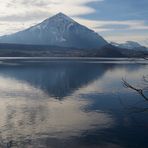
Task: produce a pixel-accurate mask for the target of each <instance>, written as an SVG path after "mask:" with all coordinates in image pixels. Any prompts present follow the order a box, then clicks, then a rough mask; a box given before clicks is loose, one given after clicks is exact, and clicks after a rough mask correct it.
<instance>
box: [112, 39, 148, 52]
mask: <svg viewBox="0 0 148 148" xmlns="http://www.w3.org/2000/svg"><path fill="white" fill-rule="evenodd" d="M111 44H112V45H114V46H116V47H119V48H124V49H129V50H144V51H145V50H147V48H146V47H144V46H142V45H140V44H139V43H137V42H134V41H127V42H125V43H121V44H118V43H115V42H112V43H111Z"/></svg>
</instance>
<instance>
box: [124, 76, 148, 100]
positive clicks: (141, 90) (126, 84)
mask: <svg viewBox="0 0 148 148" xmlns="http://www.w3.org/2000/svg"><path fill="white" fill-rule="evenodd" d="M122 82H123V85H124V87H126V88H130V89H132V90H134V91H136V92H138V93H139V94H140V95H141V96H142V97H143V98H144V99H145V100H146V101H148V97H147V96H146V95H145V94H144V92H143V89H138V88H136V87H134V86H132V85H131V84H129V83H128V82H127V81H126V80H125V79H122Z"/></svg>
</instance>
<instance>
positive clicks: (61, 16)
mask: <svg viewBox="0 0 148 148" xmlns="http://www.w3.org/2000/svg"><path fill="white" fill-rule="evenodd" d="M48 20H57V21H59V20H67V21H69V22H75V21H74V20H73V19H72V18H70V17H69V16H67V15H66V14H64V13H62V12H59V13H57V14H56V15H54V16H52V17H50V18H49V19H48Z"/></svg>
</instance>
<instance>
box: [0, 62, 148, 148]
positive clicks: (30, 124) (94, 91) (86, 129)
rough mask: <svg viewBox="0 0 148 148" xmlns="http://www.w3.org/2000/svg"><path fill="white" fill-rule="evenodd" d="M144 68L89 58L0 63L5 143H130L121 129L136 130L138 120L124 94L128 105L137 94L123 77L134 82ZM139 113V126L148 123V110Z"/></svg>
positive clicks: (1, 132)
mask: <svg viewBox="0 0 148 148" xmlns="http://www.w3.org/2000/svg"><path fill="white" fill-rule="evenodd" d="M146 68H147V65H145V64H144V65H143V64H140V65H136V64H134V65H133V64H132V65H131V64H128V65H127V64H121V65H120V64H115V63H114V64H109V63H108V64H107V63H106V64H101V63H97V62H95V63H93V62H91V63H90V61H89V62H88V63H87V62H71V61H69V62H64V61H63V62H61V61H55V62H47V61H46V62H45V61H40V62H39V61H38V62H33V61H32V62H27V61H25V62H16V61H15V62H11V65H10V64H8V63H5V64H1V65H0V82H1V83H0V112H1V116H0V139H1V140H0V141H1V143H2V144H1V145H2V146H3V147H4V146H5V145H6V143H8V142H10V141H13V142H12V143H13V145H14V146H16V147H21V148H23V147H49V146H50V147H68V146H69V145H70V147H98V146H99V147H122V146H125V145H128V144H129V143H130V142H131V141H129V140H125V141H124V138H123V133H128V130H129V129H130V130H131V129H132V130H135V129H134V128H135V126H136V124H135V121H134V120H132V119H131V117H130V116H129V115H127V114H126V113H125V112H124V111H123V105H122V104H121V101H120V97H122V96H124V97H125V98H124V100H125V101H127V102H128V103H129V104H130V103H133V102H135V101H139V98H138V96H136V95H135V94H134V93H131V92H129V91H128V90H126V89H124V87H123V86H122V83H121V79H122V77H125V76H126V75H127V74H128V78H129V79H131V81H132V82H135V83H136V81H137V78H140V77H139V75H141V74H143V75H144V74H145V73H147V69H146ZM136 118H137V119H138V120H139V119H140V121H141V122H140V123H138V125H142V126H143V125H146V124H147V121H148V120H147V117H145V115H144V116H141V117H139V116H136ZM142 121H143V123H142ZM142 129H145V128H142ZM119 131H120V132H119ZM128 134H129V133H128ZM132 144H133V143H132ZM142 144H143V143H142ZM133 145H134V144H133ZM133 145H132V146H133Z"/></svg>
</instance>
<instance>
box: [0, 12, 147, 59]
mask: <svg viewBox="0 0 148 148" xmlns="http://www.w3.org/2000/svg"><path fill="white" fill-rule="evenodd" d="M147 55H148V49H147V48H146V47H144V46H141V45H140V44H139V43H136V42H133V41H127V42H126V43H123V44H118V43H113V42H112V43H108V42H107V41H106V40H105V39H104V38H103V37H101V36H100V35H99V34H98V33H96V32H94V31H93V30H91V29H89V28H87V27H85V26H83V25H81V24H79V23H77V22H76V21H74V20H73V19H71V18H70V17H68V16H66V15H65V14H63V13H58V14H57V15H54V16H53V17H50V18H48V19H46V20H44V21H43V22H41V23H39V24H37V25H35V26H32V27H30V28H28V29H25V30H23V31H19V32H17V33H14V34H10V35H5V36H1V37H0V56H3V57H4V56H12V57H14V56H41V57H64V56H65V57H144V56H147Z"/></svg>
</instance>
